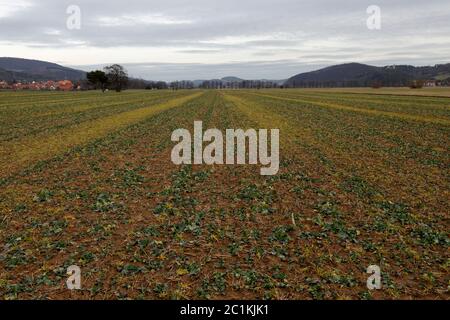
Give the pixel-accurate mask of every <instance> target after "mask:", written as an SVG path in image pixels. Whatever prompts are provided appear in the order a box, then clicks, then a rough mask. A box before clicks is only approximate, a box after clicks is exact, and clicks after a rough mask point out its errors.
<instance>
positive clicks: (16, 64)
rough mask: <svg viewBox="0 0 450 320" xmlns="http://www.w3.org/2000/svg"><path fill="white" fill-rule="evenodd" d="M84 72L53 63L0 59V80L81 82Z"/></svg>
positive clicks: (84, 75) (84, 76)
mask: <svg viewBox="0 0 450 320" xmlns="http://www.w3.org/2000/svg"><path fill="white" fill-rule="evenodd" d="M85 78H86V72H84V71H80V70H75V69H71V68H67V67H63V66H60V65H58V64H55V63H50V62H46V61H39V60H28V59H20V58H6V57H5V58H0V80H6V81H13V80H22V81H45V80H75V81H76V80H82V79H85Z"/></svg>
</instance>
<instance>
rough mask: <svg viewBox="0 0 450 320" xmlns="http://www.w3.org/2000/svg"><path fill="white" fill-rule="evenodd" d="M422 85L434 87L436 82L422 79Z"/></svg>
mask: <svg viewBox="0 0 450 320" xmlns="http://www.w3.org/2000/svg"><path fill="white" fill-rule="evenodd" d="M423 86H424V87H428V88H430V87H436V86H437V82H436V80H426V81H424V83H423Z"/></svg>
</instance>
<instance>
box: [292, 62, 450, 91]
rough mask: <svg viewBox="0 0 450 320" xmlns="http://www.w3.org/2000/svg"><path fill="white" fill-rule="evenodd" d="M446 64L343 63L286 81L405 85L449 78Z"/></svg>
mask: <svg viewBox="0 0 450 320" xmlns="http://www.w3.org/2000/svg"><path fill="white" fill-rule="evenodd" d="M449 74H450V63H449V64H442V65H435V66H428V67H414V66H408V65H398V66H397V65H396V66H386V67H375V66H370V65H366V64H360V63H347V64H341V65H336V66H331V67H327V68H324V69H320V70H317V71H312V72H307V73H302V74H299V75H296V76H294V77H292V78H290V79H289V80H287V81H286V83H285V85H286V86H288V87H316V86H325V87H367V86H371V85H372V84H373V83H374V82H380V83H381V84H382V85H383V86H394V87H395V86H407V85H408V84H409V83H410V82H411V81H412V80H419V79H421V80H442V79H446V78H447V77H449Z"/></svg>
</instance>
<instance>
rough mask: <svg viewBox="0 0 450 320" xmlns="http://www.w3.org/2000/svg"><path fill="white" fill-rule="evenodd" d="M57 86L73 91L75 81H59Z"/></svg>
mask: <svg viewBox="0 0 450 320" xmlns="http://www.w3.org/2000/svg"><path fill="white" fill-rule="evenodd" d="M57 88H58V89H59V90H61V91H72V90H73V83H72V81H70V80H62V81H58V85H57Z"/></svg>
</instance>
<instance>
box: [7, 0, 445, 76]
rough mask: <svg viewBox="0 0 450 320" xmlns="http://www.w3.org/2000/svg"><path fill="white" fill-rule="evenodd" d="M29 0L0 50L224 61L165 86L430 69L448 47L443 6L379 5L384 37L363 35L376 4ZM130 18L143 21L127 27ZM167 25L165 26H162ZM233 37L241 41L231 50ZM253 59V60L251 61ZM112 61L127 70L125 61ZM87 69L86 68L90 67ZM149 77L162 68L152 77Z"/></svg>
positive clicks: (432, 1)
mask: <svg viewBox="0 0 450 320" xmlns="http://www.w3.org/2000/svg"><path fill="white" fill-rule="evenodd" d="M25 1H28V2H29V3H31V4H32V6H29V7H27V6H24V7H23V8H19V9H17V10H15V11H13V12H12V13H11V14H10V15H9V16H8V15H7V16H6V17H3V18H0V43H3V44H4V45H5V44H6V45H10V46H13V45H19V44H22V45H26V46H27V47H28V48H30V52H33V50H39V49H40V48H42V49H44V48H53V49H55V50H56V49H61V48H75V47H77V46H80V44H83V46H85V47H86V48H88V49H89V48H106V49H110V50H115V48H123V47H129V48H165V49H167V50H168V52H174V53H178V54H181V55H184V57H186V58H191V59H192V60H196V59H197V57H199V56H200V55H201V54H210V55H211V56H214V57H217V56H220V55H223V59H224V61H226V60H228V64H226V63H224V64H217V63H209V64H208V63H207V61H206V63H205V64H204V65H203V64H189V65H188V66H185V67H182V66H181V65H180V64H176V62H177V61H174V64H171V65H170V68H169V70H168V71H167V72H168V74H169V75H168V76H167V77H166V78H171V77H175V75H176V72H180V77H181V76H182V75H183V74H184V71H183V70H190V71H192V72H197V73H198V74H204V75H205V76H206V75H207V74H209V73H210V70H212V68H218V69H217V70H218V72H217V73H220V72H222V71H223V72H224V73H225V75H229V74H232V72H233V71H234V72H236V73H240V75H241V76H243V77H247V78H248V77H250V75H254V76H256V75H258V74H260V73H261V72H260V71H258V70H257V68H262V65H261V61H259V60H260V59H261V58H265V59H272V60H275V62H273V63H272V64H271V66H269V65H266V66H264V70H262V71H264V72H266V76H265V77H272V78H278V77H288V76H291V75H292V74H295V73H297V72H299V71H303V69H305V68H306V69H310V66H311V65H315V66H318V65H322V64H333V63H339V62H344V61H349V60H351V61H358V62H372V63H377V64H381V63H386V64H399V63H411V64H433V63H437V62H445V61H442V59H445V52H448V49H449V47H450V38H449V37H448V34H449V33H450V23H449V21H450V2H449V1H448V0H429V1H423V0H399V1H391V0H377V1H375V2H376V4H377V5H379V6H380V7H381V9H382V18H383V20H382V30H380V31H370V30H368V29H367V28H366V26H365V23H366V19H367V14H366V8H367V7H368V6H369V5H372V4H373V2H374V1H372V0H347V1H345V2H344V1H332V0H315V1H299V0H277V1H274V0H247V1H242V0H227V1H210V0H191V1H186V0H171V1H155V0H151V1H144V0H127V1H126V2H123V1H117V0H110V1H108V2H107V3H105V2H103V1H92V0H90V1H89V0H63V1H60V0H39V1H38V0H25ZM72 4H76V5H79V6H80V8H81V10H82V29H81V30H74V31H70V30H67V29H66V18H67V14H66V8H67V7H68V6H69V5H72ZM146 15H150V16H155V15H156V16H159V17H161V18H160V19H159V20H158V19H156V20H155V19H154V21H151V22H148V21H147V22H146V21H145V19H144V18H142V17H143V16H144V17H145V16H146ZM0 16H1V15H0ZM124 16H126V17H128V18H127V19H128V20H127V23H125V24H122V25H117V26H114V25H108V26H105V25H104V20H103V23H102V20H101V18H102V17H103V18H105V17H106V18H107V19H108V18H109V19H113V20H114V19H121V18H123V17H124ZM133 16H135V17H140V18H136V19H135V20H133V18H132V17H133ZM164 19H166V22H170V23H164V21H165V20H164ZM130 21H132V22H133V23H129V22H130ZM176 21H179V22H180V23H176ZM230 38H231V39H233V38H240V39H241V41H237V42H236V43H233V41H231V42H230V41H229V39H230ZM421 43H423V44H422V45H421ZM232 53H242V54H243V55H245V58H243V59H242V61H238V62H236V64H234V63H231V62H230V61H229V60H230V58H228V55H230V54H232ZM285 56H289V59H291V60H289V61H294V62H286V60H285V59H284V60H283V58H282V57H285ZM251 57H254V58H255V61H249V59H250V58H251ZM27 58H33V57H32V56H30V57H27ZM107 59H108V57H105V60H107ZM294 59H295V60H294ZM150 60H151V59H150ZM117 62H119V63H125V64H126V63H127V62H128V58H127V57H123V61H117ZM145 62H146V61H143V63H145ZM85 64H86V65H89V61H86V62H85ZM144 65H148V64H144ZM151 65H152V66H155V65H154V64H151ZM237 66H238V67H237ZM272 66H275V67H272ZM305 66H306V67H305ZM154 68H160V67H153V69H152V68H150V69H151V70H154ZM184 68H187V69H184ZM289 68H295V70H289ZM132 70H136V73H138V74H139V75H141V74H142V76H143V77H152V76H153V74H151V73H148V74H143V71H140V70H138V69H137V67H133V68H132ZM143 70H148V69H147V68H144V69H143ZM246 74H247V75H248V76H246ZM162 75H163V74H162V73H161V76H162ZM161 78H164V77H161ZM175 78H178V77H175ZM190 78H192V77H190Z"/></svg>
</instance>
